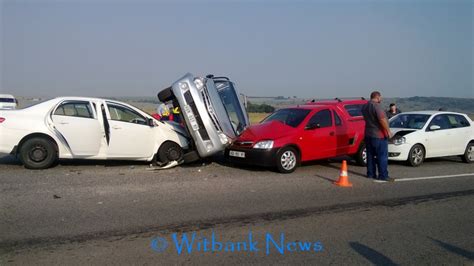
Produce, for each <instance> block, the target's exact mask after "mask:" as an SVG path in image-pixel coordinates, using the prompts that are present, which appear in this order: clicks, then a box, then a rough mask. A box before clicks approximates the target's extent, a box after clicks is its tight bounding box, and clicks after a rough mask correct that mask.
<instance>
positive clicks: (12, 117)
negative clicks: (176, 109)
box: [0, 97, 188, 169]
mask: <svg viewBox="0 0 474 266" xmlns="http://www.w3.org/2000/svg"><path fill="white" fill-rule="evenodd" d="M186 149H188V138H187V137H186V132H185V131H184V130H183V131H181V130H180V129H179V128H178V127H175V126H173V125H171V124H165V123H162V122H159V121H157V120H155V119H154V118H152V117H151V116H150V115H148V114H147V113H145V112H143V111H141V110H140V109H138V108H135V107H133V106H131V105H128V104H126V103H122V102H118V101H112V100H105V99H97V98H83V97H63V98H55V99H52V100H49V101H45V102H42V103H39V104H36V105H33V106H31V107H28V108H25V109H21V110H0V153H8V154H12V155H16V156H18V157H19V158H20V160H21V161H22V162H23V164H24V165H25V167H26V168H30V169H44V168H48V167H50V166H52V165H53V164H54V163H55V162H56V161H57V159H63V158H64V159H78V158H79V159H100V160H105V159H117V160H141V161H153V160H157V161H158V162H161V163H167V162H170V161H178V160H181V159H182V158H183V151H185V150H186Z"/></svg>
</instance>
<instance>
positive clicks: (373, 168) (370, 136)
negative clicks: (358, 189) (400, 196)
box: [362, 91, 394, 182]
mask: <svg viewBox="0 0 474 266" xmlns="http://www.w3.org/2000/svg"><path fill="white" fill-rule="evenodd" d="M381 102H382V95H381V94H380V92H378V91H374V92H372V93H371V94H370V101H369V102H368V103H366V104H365V105H364V106H363V107H362V115H363V116H364V120H365V145H366V149H367V177H368V178H374V179H378V180H383V181H390V182H393V181H394V179H393V178H390V177H389V176H388V169H387V168H388V139H389V138H390V137H391V135H392V133H391V132H390V127H389V126H388V120H387V117H386V115H385V112H384V110H383V109H382V107H381V106H380V103H381ZM377 170H378V176H377Z"/></svg>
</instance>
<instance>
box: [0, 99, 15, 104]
mask: <svg viewBox="0 0 474 266" xmlns="http://www.w3.org/2000/svg"><path fill="white" fill-rule="evenodd" d="M15 102H16V101H15V99H13V98H0V103H15Z"/></svg>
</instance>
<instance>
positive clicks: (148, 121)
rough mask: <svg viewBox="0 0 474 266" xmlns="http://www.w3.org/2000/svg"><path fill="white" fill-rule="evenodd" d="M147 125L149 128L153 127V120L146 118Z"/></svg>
mask: <svg viewBox="0 0 474 266" xmlns="http://www.w3.org/2000/svg"><path fill="white" fill-rule="evenodd" d="M147 124H148V126H149V127H154V126H155V121H153V118H148V120H147Z"/></svg>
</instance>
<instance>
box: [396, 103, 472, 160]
mask: <svg viewBox="0 0 474 266" xmlns="http://www.w3.org/2000/svg"><path fill="white" fill-rule="evenodd" d="M390 129H391V131H392V133H393V134H394V137H393V138H392V139H391V141H390V142H389V145H388V156H389V160H394V161H407V162H408V164H409V165H412V166H419V165H421V164H422V163H423V161H424V160H425V158H433V157H443V156H457V155H459V156H461V158H462V159H463V161H465V162H467V163H472V162H473V161H474V125H473V122H472V120H471V119H470V118H469V117H468V116H467V115H466V114H461V113H454V112H440V111H419V112H407V113H401V114H398V115H396V116H394V117H392V118H391V119H390Z"/></svg>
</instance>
